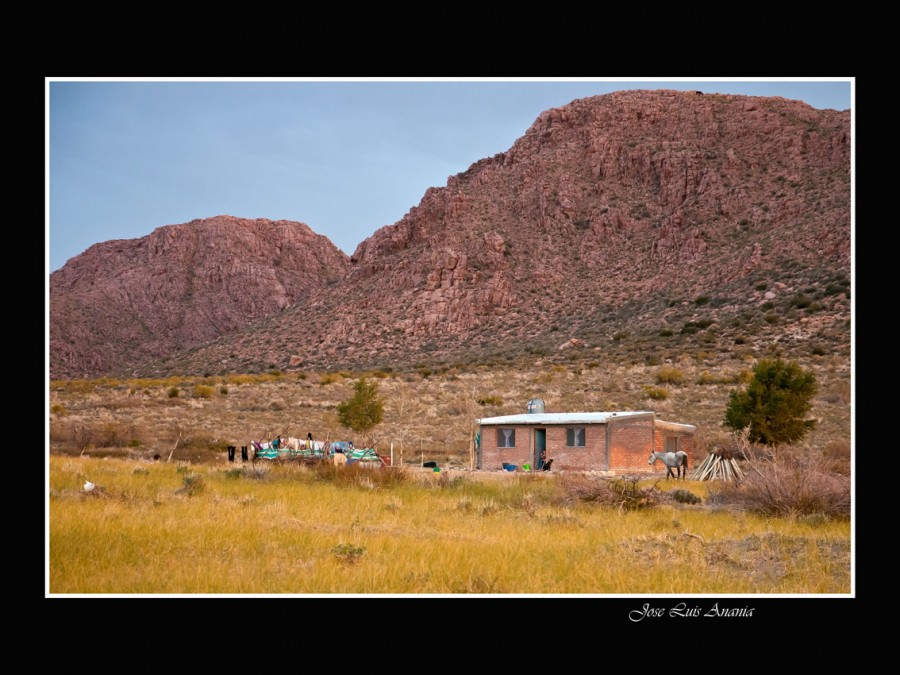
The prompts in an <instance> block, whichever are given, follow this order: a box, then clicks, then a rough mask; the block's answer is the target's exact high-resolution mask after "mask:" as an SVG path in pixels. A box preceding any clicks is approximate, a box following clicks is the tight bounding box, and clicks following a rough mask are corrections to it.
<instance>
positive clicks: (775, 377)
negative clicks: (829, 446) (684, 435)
mask: <svg viewBox="0 0 900 675" xmlns="http://www.w3.org/2000/svg"><path fill="white" fill-rule="evenodd" d="M817 389H818V386H817V385H816V378H815V375H813V374H812V373H811V372H809V371H805V370H803V369H802V368H801V367H800V366H799V365H798V364H797V363H795V362H793V361H791V362H790V363H785V362H784V361H782V360H781V358H776V359H762V360H761V361H760V362H759V363H757V364H756V367H755V368H754V369H753V377H752V379H751V380H750V382H749V383H748V384H747V387H746V388H745V389H744V390H743V391H739V390H736V389H735V390H732V392H731V394H730V395H729V398H728V408H727V410H726V411H725V421H724V422H723V424H724V425H725V426H726V427H729V428H731V429H735V430H738V431H739V430H742V429H746V428H748V427H749V429H750V432H749V440H750V441H751V442H752V443H762V444H764V445H777V444H780V443H794V442H795V441H799V440H800V439H801V438H803V437H804V436H805V435H806V434H807V433H808V432H809V431H811V430H812V429H813V427H815V424H816V422H815V420H808V419H805V417H806V414H807V413H808V412H809V411H810V409H811V408H812V398H813V396H815V394H816V391H817Z"/></svg>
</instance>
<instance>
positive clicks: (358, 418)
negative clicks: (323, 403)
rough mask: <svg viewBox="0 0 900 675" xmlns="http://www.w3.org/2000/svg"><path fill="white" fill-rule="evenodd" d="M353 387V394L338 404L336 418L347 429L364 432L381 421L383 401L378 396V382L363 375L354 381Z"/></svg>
mask: <svg viewBox="0 0 900 675" xmlns="http://www.w3.org/2000/svg"><path fill="white" fill-rule="evenodd" d="M353 389H354V393H353V396H351V397H350V398H349V399H347V400H346V401H343V402H342V403H340V404H339V405H338V409H337V413H338V420H340V423H341V424H343V425H344V426H345V427H347V428H348V429H352V430H353V431H355V432H357V433H360V434H366V433H368V432H369V431H371V430H372V429H374V428H375V427H376V426H377V425H378V424H379V423H380V422H381V418H382V417H383V416H384V402H383V401H382V400H381V399H380V398H379V397H378V384H377V383H375V382H369V381H368V380H367V379H366V378H365V376H363V377H361V378H359V379H358V380H357V381H356V384H354V385H353Z"/></svg>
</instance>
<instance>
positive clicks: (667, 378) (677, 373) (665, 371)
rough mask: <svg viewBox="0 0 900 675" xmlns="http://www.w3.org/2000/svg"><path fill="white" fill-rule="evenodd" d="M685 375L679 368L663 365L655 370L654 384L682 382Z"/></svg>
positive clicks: (677, 383) (678, 383) (676, 383)
mask: <svg viewBox="0 0 900 675" xmlns="http://www.w3.org/2000/svg"><path fill="white" fill-rule="evenodd" d="M684 382H685V376H684V371H683V370H681V368H675V367H673V366H663V367H662V368H660V369H659V370H657V371H656V384H674V385H680V384H684Z"/></svg>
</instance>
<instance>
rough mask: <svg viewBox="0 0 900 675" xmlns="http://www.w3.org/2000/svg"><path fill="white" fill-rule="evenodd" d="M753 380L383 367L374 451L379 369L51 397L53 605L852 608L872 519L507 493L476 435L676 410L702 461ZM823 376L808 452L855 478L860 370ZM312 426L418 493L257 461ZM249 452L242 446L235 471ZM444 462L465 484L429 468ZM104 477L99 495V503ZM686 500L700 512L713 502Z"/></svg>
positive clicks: (75, 391)
mask: <svg viewBox="0 0 900 675" xmlns="http://www.w3.org/2000/svg"><path fill="white" fill-rule="evenodd" d="M752 365H753V364H752V363H750V362H744V361H734V360H728V359H725V360H716V358H715V357H711V356H710V355H703V354H696V355H692V356H686V357H684V358H683V359H681V360H679V361H678V362H676V363H674V364H667V365H666V366H662V367H660V366H650V365H644V364H631V365H607V364H603V365H587V366H585V365H583V364H571V365H568V364H559V363H557V364H550V363H537V364H535V365H534V366H533V367H531V368H522V367H520V368H506V369H504V368H493V367H492V368H488V367H484V366H476V367H472V368H470V369H461V368H449V369H444V370H442V371H441V372H437V373H432V372H428V371H426V370H419V371H418V372H407V373H385V372H375V373H368V375H369V377H371V378H374V379H375V381H377V382H378V385H379V395H380V396H381V397H382V399H383V400H384V402H385V415H384V421H383V422H382V423H381V424H380V425H379V426H378V427H376V429H375V430H374V431H373V432H372V434H371V435H370V437H368V438H365V439H360V438H355V437H354V435H353V434H351V433H350V432H349V431H348V430H346V429H342V428H341V426H340V424H339V423H338V420H337V415H336V408H337V405H338V404H339V403H340V402H341V401H343V400H346V399H347V398H349V397H350V396H351V395H352V392H353V383H354V381H355V378H356V377H357V376H359V375H360V374H361V373H350V372H345V373H315V372H309V373H302V374H299V373H279V372H277V371H276V372H271V373H268V374H258V375H238V376H228V377H208V378H200V377H198V378H191V377H183V378H169V379H166V380H109V379H106V380H78V381H67V382H51V383H50V386H49V393H48V413H49V414H48V418H49V448H48V450H49V452H48V476H49V485H48V486H47V489H48V495H49V496H48V522H47V527H48V533H49V550H48V553H47V556H48V557H47V571H48V583H49V588H48V591H49V593H51V594H178V595H183V594H228V595H232V594H238V595H243V594H251V595H255V594H266V595H268V594H298V595H319V594H323V595H332V594H350V595H356V594H367V595H368V594H403V595H407V594H422V595H444V594H485V595H494V594H497V595H504V596H505V595H510V594H526V595H530V594H565V595H568V594H589V595H595V594H600V595H618V594H625V595H631V594H646V593H654V594H727V595H730V594H744V593H749V594H847V593H850V592H851V576H852V575H851V526H852V520H833V519H830V518H818V517H784V518H780V517H779V518H774V517H762V516H756V515H752V514H750V513H745V512H737V511H733V510H725V509H720V508H712V507H710V506H708V505H707V504H706V503H704V505H702V506H685V505H680V504H671V503H663V504H660V505H657V506H654V507H653V508H648V509H644V510H638V511H622V510H618V509H616V508H611V507H609V506H601V505H596V504H591V503H580V502H577V501H574V502H573V501H572V500H571V499H568V500H567V499H566V498H565V495H564V494H562V493H561V489H560V486H559V481H558V480H556V479H555V478H556V477H555V476H539V475H533V476H523V475H510V476H501V477H499V478H498V479H496V480H490V481H486V480H479V479H476V474H477V472H475V473H473V472H469V471H468V468H469V464H468V462H469V459H468V451H467V448H468V439H469V437H470V434H471V433H472V431H473V430H474V428H475V420H476V419H477V418H479V417H486V416H493V415H500V414H508V413H517V412H524V411H525V405H526V403H527V401H528V400H529V399H530V398H533V397H536V396H539V397H541V398H543V399H544V401H545V403H546V406H547V411H548V412H565V411H584V410H655V411H657V412H659V413H660V414H661V415H660V416H661V417H662V419H666V420H669V421H674V422H682V423H688V424H694V425H697V427H698V434H697V441H698V449H697V453H696V456H695V459H694V462H695V464H696V463H697V462H699V461H701V460H702V458H703V457H704V456H705V454H706V452H705V448H706V447H709V446H710V444H716V443H722V442H726V443H727V442H728V439H729V435H728V434H726V433H725V431H724V430H723V428H722V426H721V421H722V419H723V417H724V412H725V408H726V405H727V399H728V392H729V391H730V390H731V389H733V388H735V387H736V386H738V385H739V383H740V382H741V381H742V378H745V377H746V373H747V372H748V371H749V370H750V369H751V368H752ZM802 365H803V366H804V367H805V368H811V369H812V370H813V371H814V373H815V375H816V378H817V382H818V385H819V393H818V394H817V396H816V398H815V400H814V406H813V410H812V413H811V416H812V417H814V418H816V419H817V421H818V424H817V427H816V429H815V430H814V431H813V433H812V434H810V436H808V437H807V438H806V439H805V440H804V441H803V444H802V446H800V447H797V448H793V449H792V450H793V451H795V452H806V453H813V454H817V455H822V456H825V457H828V458H829V459H830V460H832V461H833V462H834V466H836V467H837V469H836V470H839V471H843V472H845V475H848V474H849V472H850V466H851V462H852V458H851V442H850V427H851V423H850V392H851V381H850V370H849V364H847V363H846V362H845V361H842V360H841V359H839V358H837V357H827V356H823V357H817V358H814V359H812V360H811V361H810V362H809V363H803V364H802ZM659 390H662V391H663V392H664V394H660V393H659ZM173 392H174V393H173ZM479 401H481V402H482V403H483V404H482V403H479ZM307 432H311V433H312V434H313V436H314V437H315V438H316V439H320V440H326V439H327V440H337V439H342V440H354V441H355V443H356V444H357V446H359V445H362V443H363V442H366V444H370V443H374V444H375V447H376V448H377V449H378V451H379V452H380V453H383V454H389V452H390V446H391V445H392V444H393V447H394V456H395V464H396V465H398V466H397V467H395V468H394V469H386V470H378V469H362V470H358V471H357V473H360V472H365V471H368V472H373V471H384V472H395V474H401V473H402V474H403V476H402V478H403V479H402V480H401V479H399V478H398V479H396V480H388V479H384V478H383V477H378V478H372V477H371V476H372V473H369V474H368V476H367V475H366V474H364V473H363V474H362V475H358V476H355V477H353V478H352V479H341V480H336V479H335V477H334V476H330V477H322V476H320V475H318V474H317V473H316V472H315V471H314V470H312V469H310V468H309V467H306V466H302V465H298V464H287V465H284V464H270V465H261V464H256V465H251V464H247V465H243V464H242V463H241V462H240V446H241V445H247V444H248V442H249V440H251V439H254V440H265V439H267V438H271V437H274V436H275V435H276V434H283V435H292V436H303V437H305V436H306V433H307ZM227 445H236V446H238V457H237V460H238V461H237V462H235V463H233V464H232V463H229V462H228V461H227V457H226V446H227ZM401 455H402V465H403V466H402V467H400V466H399V465H400V464H401ZM157 456H158V459H155V457H157ZM423 460H425V461H428V460H433V461H437V462H438V463H439V464H440V465H441V467H442V468H443V469H444V470H443V471H442V472H441V473H439V474H435V473H429V472H422V471H419V470H417V469H416V467H417V466H418V465H420V464H421V462H422V461H423ZM692 468H693V467H692ZM347 475H348V476H350V474H349V473H348V474H347ZM661 476H662V472H659V475H658V476H657V477H656V478H658V477H661ZM656 478H652V479H648V480H649V484H653V483H657V480H656ZM86 481H90V482H92V483H94V484H96V486H98V487H97V489H96V490H95V491H94V492H91V493H86V492H85V491H84V489H83V486H84V484H85V482H86ZM657 486H658V487H657V489H663V490H670V489H673V488H674V487H675V483H674V481H669V482H667V481H659V482H658V483H657ZM678 487H680V488H683V489H687V490H690V491H691V492H693V493H695V494H696V495H698V496H700V497H705V496H707V492H708V490H710V489H711V486H710V484H709V483H700V482H696V481H684V482H681V483H679V485H678Z"/></svg>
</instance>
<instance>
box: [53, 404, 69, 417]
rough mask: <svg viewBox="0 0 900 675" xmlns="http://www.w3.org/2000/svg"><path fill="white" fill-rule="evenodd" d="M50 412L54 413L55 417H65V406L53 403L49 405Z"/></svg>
mask: <svg viewBox="0 0 900 675" xmlns="http://www.w3.org/2000/svg"><path fill="white" fill-rule="evenodd" d="M50 414H51V415H56V416H57V417H65V416H66V415H67V414H68V411H67V410H66V406H64V405H63V404H62V403H54V404H53V405H51V406H50Z"/></svg>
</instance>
